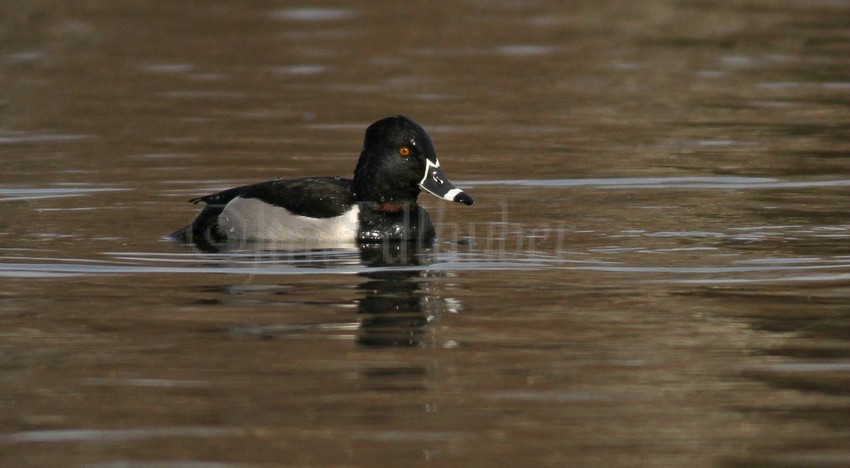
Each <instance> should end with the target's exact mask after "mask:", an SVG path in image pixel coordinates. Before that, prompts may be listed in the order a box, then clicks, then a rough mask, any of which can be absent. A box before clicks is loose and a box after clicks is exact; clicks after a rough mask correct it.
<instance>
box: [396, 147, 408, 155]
mask: <svg viewBox="0 0 850 468" xmlns="http://www.w3.org/2000/svg"><path fill="white" fill-rule="evenodd" d="M398 154H400V155H402V156H405V157H407V156H410V148H408V147H407V146H402V147H401V148H399V149H398Z"/></svg>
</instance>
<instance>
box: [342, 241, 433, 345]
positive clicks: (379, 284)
mask: <svg viewBox="0 0 850 468" xmlns="http://www.w3.org/2000/svg"><path fill="white" fill-rule="evenodd" d="M428 253H429V252H428V251H427V250H426V249H425V248H423V247H422V246H416V245H413V244H404V243H401V244H400V243H393V244H388V243H385V244H381V245H362V246H361V247H360V258H361V260H362V261H363V264H364V265H366V266H369V267H374V268H376V270H375V271H367V272H364V273H360V274H359V276H362V277H365V278H368V279H369V280H368V281H366V282H365V283H363V284H361V285H359V286H358V287H357V289H358V290H360V291H363V298H362V299H360V300H359V302H358V313H359V314H362V316H363V318H362V320H361V322H360V335H359V338H358V340H357V342H358V343H359V344H361V345H363V346H374V347H382V346H383V347H386V346H418V345H421V344H423V341H424V339H425V337H426V336H427V334H426V326H427V325H428V324H429V323H430V322H431V321H432V320H434V318H436V317H437V316H439V314H440V313H441V312H442V310H440V309H448V307H445V305H446V304H447V301H445V300H444V299H443V298H441V297H439V296H436V295H434V294H428V293H427V291H426V289H425V288H424V287H423V285H424V283H425V281H423V279H424V278H425V277H426V276H427V272H426V271H425V270H423V269H421V268H383V267H387V266H395V267H418V266H422V264H423V263H424V262H427V260H428V259H429V258H430V257H429V255H428ZM435 305H436V306H437V307H435ZM440 306H443V307H440Z"/></svg>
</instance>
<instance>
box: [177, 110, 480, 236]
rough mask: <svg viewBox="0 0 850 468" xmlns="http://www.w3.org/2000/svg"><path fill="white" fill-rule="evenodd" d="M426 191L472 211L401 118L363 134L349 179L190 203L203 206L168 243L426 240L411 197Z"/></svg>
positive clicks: (262, 188) (430, 149)
mask: <svg viewBox="0 0 850 468" xmlns="http://www.w3.org/2000/svg"><path fill="white" fill-rule="evenodd" d="M421 190H425V191H426V192H429V193H431V194H433V195H435V196H437V197H439V198H442V199H444V200H449V201H455V202H460V203H464V204H466V205H472V204H473V203H475V200H473V199H472V197H470V196H469V195H467V194H466V193H464V192H463V191H462V190H460V189H458V188H456V187H455V186H454V185H452V183H451V182H449V180H448V179H447V178H446V177H445V176H444V175H443V171H442V169H440V163H439V161H437V155H436V153H435V152H434V145H433V144H432V143H431V138H430V137H429V136H428V134H427V133H426V132H425V130H424V129H423V128H422V127H421V126H419V124H417V123H416V122H414V121H413V120H410V119H408V118H407V117H404V116H401V115H399V116H395V117H388V118H385V119H382V120H379V121H377V122H375V123H373V124H372V125H370V126H369V128H367V129H366V138H365V140H364V142H363V151H362V152H361V153H360V160H359V161H358V162H357V167H356V168H355V169H354V179H346V178H342V177H308V178H303V179H290V180H280V179H277V180H271V181H268V182H261V183H258V184H252V185H245V186H242V187H236V188H232V189H228V190H225V191H223V192H219V193H215V194H212V195H207V196H205V197H199V198H195V199H192V200H189V201H190V202H192V203H198V202H204V203H206V204H207V206H206V207H204V209H203V211H201V213H200V214H199V215H198V217H197V218H195V220H194V221H192V223H191V224H189V225H188V226H186V227H185V228H183V229H179V230H177V231H176V232H174V233H173V234H172V235H171V237H172V238H175V239H178V240H182V241H190V242H191V241H193V240H194V241H196V242H198V241H201V242H222V241H225V240H228V239H230V240H248V241H274V242H355V241H360V242H370V241H383V240H419V241H430V240H432V239H433V238H434V226H433V224H432V223H431V219H430V217H429V216H428V212H427V211H425V209H424V208H422V207H420V206H419V205H417V204H416V197H417V196H418V195H419V192H420V191H421Z"/></svg>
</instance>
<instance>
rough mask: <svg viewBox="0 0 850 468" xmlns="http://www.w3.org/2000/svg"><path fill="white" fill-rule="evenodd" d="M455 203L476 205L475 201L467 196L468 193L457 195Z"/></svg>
mask: <svg viewBox="0 0 850 468" xmlns="http://www.w3.org/2000/svg"><path fill="white" fill-rule="evenodd" d="M454 201H456V202H458V203H463V204H464V205H473V204H475V199H474V198H472V197H470V196H469V195H467V194H466V192H460V193H459V194H457V195H455V199H454Z"/></svg>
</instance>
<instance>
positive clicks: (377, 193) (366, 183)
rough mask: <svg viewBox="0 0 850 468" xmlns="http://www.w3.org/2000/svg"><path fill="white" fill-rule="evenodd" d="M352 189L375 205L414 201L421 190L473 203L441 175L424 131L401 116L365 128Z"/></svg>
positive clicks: (361, 198) (364, 199)
mask: <svg viewBox="0 0 850 468" xmlns="http://www.w3.org/2000/svg"><path fill="white" fill-rule="evenodd" d="M353 188H354V196H355V198H356V199H357V200H358V201H367V202H375V203H379V204H402V203H415V202H416V197H417V196H419V192H420V191H422V190H424V191H426V192H428V193H430V194H432V195H434V196H436V197H438V198H442V199H444V200H448V201H454V202H459V203H463V204H466V205H472V204H473V203H475V200H474V199H473V198H472V197H470V196H469V195H467V194H466V193H465V192H464V191H463V190H461V189H459V188H457V187H455V186H454V185H453V184H452V183H451V182H450V181H449V179H448V178H446V176H445V175H444V174H443V170H442V169H441V168H440V162H439V161H438V160H437V154H436V152H435V151H434V145H433V144H432V143H431V138H430V137H429V136H428V133H426V132H425V130H424V129H423V128H422V127H421V126H420V125H419V124H417V123H416V122H414V121H413V120H410V119H409V118H407V117H404V116H402V115H398V116H395V117H387V118H385V119H381V120H379V121H377V122H375V123H373V124H372V125H370V126H369V128H367V129H366V138H365V139H364V141H363V151H362V152H361V153H360V160H358V161H357V167H356V168H355V169H354V184H353Z"/></svg>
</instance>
